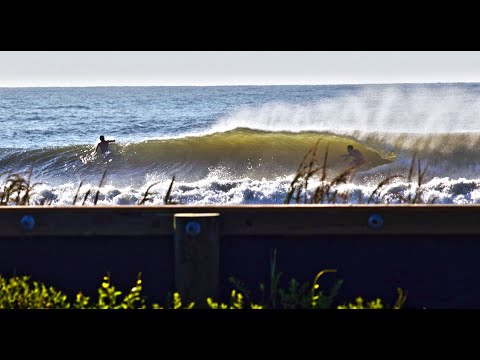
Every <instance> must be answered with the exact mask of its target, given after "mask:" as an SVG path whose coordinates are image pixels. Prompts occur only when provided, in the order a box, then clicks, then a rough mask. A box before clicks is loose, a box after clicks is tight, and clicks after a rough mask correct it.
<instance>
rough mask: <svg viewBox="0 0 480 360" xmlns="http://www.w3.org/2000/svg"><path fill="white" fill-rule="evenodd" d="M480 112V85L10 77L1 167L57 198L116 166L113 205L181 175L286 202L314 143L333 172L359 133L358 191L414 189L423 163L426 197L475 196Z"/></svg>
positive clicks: (192, 197) (364, 195)
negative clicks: (22, 83)
mask: <svg viewBox="0 0 480 360" xmlns="http://www.w3.org/2000/svg"><path fill="white" fill-rule="evenodd" d="M479 115H480V86H479V85H478V84H453V85H452V84H434V85H428V84H419V85H369V86H367V85H365V86H290V87H289V86H280V87H268V86H267V87H263V86H256V87H242V86H240V87H235V86H234V87H209V88H205V87H198V88H197V87H173V88H172V87H152V88H84V89H82V88H62V89H48V88H46V89H45V88H42V89H40V88H37V89H0V124H2V126H3V128H4V134H5V140H4V141H3V142H2V144H1V145H0V146H1V147H2V148H0V175H1V176H3V178H2V177H0V180H1V181H2V183H3V182H4V180H5V176H6V174H9V173H23V174H28V172H29V171H30V170H31V171H32V182H37V183H41V184H39V185H37V186H36V191H35V195H34V196H35V201H37V202H42V201H46V202H47V203H51V204H69V203H71V202H72V199H73V198H74V197H75V194H76V193H77V192H78V191H79V189H78V187H79V185H80V184H81V185H82V186H81V189H80V192H82V193H86V192H87V191H88V189H92V191H93V189H95V188H96V187H98V185H99V184H100V179H102V176H103V174H105V178H104V180H103V182H102V184H101V189H100V197H99V202H100V203H103V204H113V205H123V204H135V203H137V202H138V201H140V200H141V199H142V197H143V195H142V194H144V192H145V190H146V189H147V188H148V187H149V186H152V188H151V190H152V192H153V193H155V195H154V194H153V193H152V194H151V197H150V200H149V201H148V202H147V204H161V203H163V196H164V195H165V193H166V191H167V189H168V186H169V185H170V182H171V180H172V178H173V176H175V182H174V187H173V190H172V196H173V197H174V198H175V199H176V200H177V201H179V202H181V203H185V204H279V203H283V200H284V199H285V197H286V195H287V193H288V189H289V186H290V183H291V181H292V179H293V178H294V176H295V174H296V172H297V170H298V168H299V166H300V164H301V163H302V160H303V159H304V157H305V155H306V154H307V153H308V152H309V151H310V150H311V149H314V148H315V150H316V152H315V155H316V159H317V161H318V164H319V165H322V164H323V161H324V159H326V173H327V179H333V178H334V177H335V176H337V175H338V174H340V173H341V172H342V171H343V170H345V169H346V168H347V167H348V166H349V161H345V160H343V159H342V158H341V157H340V155H342V154H346V152H347V151H346V148H347V145H350V144H351V145H353V146H354V147H355V148H357V149H359V150H360V151H361V152H362V153H363V155H364V156H365V158H366V160H367V162H366V163H365V164H364V165H363V166H362V167H360V168H358V169H357V171H356V173H355V175H354V176H353V177H352V178H351V179H350V181H349V183H347V184H345V185H342V186H343V187H344V190H345V191H348V193H349V196H348V199H347V200H346V201H347V202H349V203H359V202H363V203H365V201H366V200H367V199H368V198H369V194H371V193H372V192H374V190H375V188H376V187H377V185H378V184H379V183H380V182H382V180H384V179H386V178H389V177H392V176H396V177H395V178H392V179H391V180H390V181H389V182H388V184H387V185H385V186H384V187H383V188H382V189H381V190H382V194H380V195H385V196H384V197H383V198H381V199H379V201H383V202H392V203H395V202H396V201H397V200H398V197H395V196H393V195H392V196H389V195H388V193H389V192H391V193H392V194H395V193H396V194H397V195H398V194H401V195H402V196H404V197H408V194H409V192H412V191H414V188H412V185H411V183H409V182H408V178H409V175H411V176H410V178H411V179H410V180H412V182H415V181H416V178H415V176H417V173H418V169H419V168H420V171H424V172H425V173H424V176H423V178H422V189H423V190H422V194H423V196H424V197H425V200H427V199H433V198H434V199H435V202H436V203H449V204H450V203H454V204H471V203H477V202H479V198H480V194H479V193H478V192H479V191H480V190H478V189H479V186H480V180H479V179H480V166H479V165H478V159H479V158H480V153H479V152H480V121H479V120H478V119H479V118H480V117H479ZM88 134H91V135H88ZM99 134H105V136H106V137H107V139H108V138H115V139H116V142H115V143H114V144H110V151H109V153H108V154H106V155H100V154H94V153H93V152H94V149H95V141H96V139H97V138H98V135H99ZM319 181H320V179H318V178H315V177H314V178H312V179H311V182H310V186H311V187H312V189H313V188H314V187H315V185H318V184H319ZM379 193H380V191H378V190H377V191H376V194H377V195H378V194H379ZM91 201H92V200H91V199H90V198H86V199H85V204H90V203H91Z"/></svg>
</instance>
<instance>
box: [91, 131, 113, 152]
mask: <svg viewBox="0 0 480 360" xmlns="http://www.w3.org/2000/svg"><path fill="white" fill-rule="evenodd" d="M114 142H115V140H105V136H103V135H100V142H99V143H98V144H97V147H96V148H95V153H96V152H97V150H98V148H100V150H102V153H104V154H105V153H106V152H107V151H108V144H110V143H114Z"/></svg>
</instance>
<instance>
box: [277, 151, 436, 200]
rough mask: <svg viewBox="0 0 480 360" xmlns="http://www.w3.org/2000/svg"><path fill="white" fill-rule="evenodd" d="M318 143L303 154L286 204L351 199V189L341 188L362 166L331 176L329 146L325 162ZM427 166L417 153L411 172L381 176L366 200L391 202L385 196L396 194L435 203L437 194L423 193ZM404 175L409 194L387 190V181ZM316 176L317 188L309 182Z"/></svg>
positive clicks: (348, 168) (360, 198)
mask: <svg viewBox="0 0 480 360" xmlns="http://www.w3.org/2000/svg"><path fill="white" fill-rule="evenodd" d="M317 146H318V141H317V143H315V144H314V145H313V146H312V148H310V149H309V150H308V152H307V153H306V154H305V156H304V157H303V159H302V161H301V163H300V165H299V167H298V169H297V172H296V174H295V176H294V178H293V180H292V182H291V183H290V186H289V189H288V192H287V196H286V198H285V201H284V204H291V203H293V204H301V203H303V204H337V203H348V202H349V200H350V194H349V192H348V190H343V191H340V190H338V186H339V185H341V184H347V183H348V182H351V181H352V180H353V177H354V176H355V174H356V172H357V170H358V169H359V168H360V167H357V166H350V167H347V168H346V169H344V170H342V171H341V172H340V173H339V174H338V175H336V176H335V177H333V178H332V179H331V180H328V175H329V174H328V169H327V159H328V146H327V149H326V151H325V154H324V157H323V161H322V163H321V164H320V162H319V159H318V154H317ZM415 164H416V165H417V177H416V179H414V174H415ZM427 169H428V165H427V166H425V167H424V168H423V169H422V164H421V160H420V158H417V156H416V154H413V157H412V162H411V164H410V168H409V171H408V175H407V176H406V177H405V176H404V175H401V174H395V175H390V176H387V177H386V178H384V179H383V180H381V181H380V182H379V183H378V184H377V186H376V188H375V189H374V190H373V191H372V193H371V194H370V196H369V197H368V199H367V200H366V204H372V203H375V204H378V203H387V204H388V203H389V202H390V200H385V199H386V197H387V196H391V197H393V198H394V199H396V200H397V201H398V202H399V203H400V204H421V203H427V204H433V203H434V202H435V201H436V197H430V198H429V199H427V200H425V199H424V197H423V194H424V190H425V189H424V186H423V183H424V180H425V177H426V172H427ZM402 178H403V179H406V182H407V183H408V191H407V192H408V195H407V196H404V195H402V194H401V193H400V192H399V191H397V192H387V193H384V192H383V189H384V188H385V187H386V186H387V185H389V184H391V183H392V181H394V180H395V179H402ZM315 180H318V183H319V185H318V186H317V187H316V188H314V189H310V188H309V184H310V183H311V182H313V181H315ZM362 195H363V194H362V193H360V194H359V197H358V203H359V204H362V203H364V200H363V196H362Z"/></svg>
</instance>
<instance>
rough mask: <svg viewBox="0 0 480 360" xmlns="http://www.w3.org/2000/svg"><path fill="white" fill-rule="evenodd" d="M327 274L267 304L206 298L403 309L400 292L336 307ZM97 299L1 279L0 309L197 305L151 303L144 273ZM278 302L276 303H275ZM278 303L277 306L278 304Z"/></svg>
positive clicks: (237, 294)
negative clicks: (324, 287)
mask: <svg viewBox="0 0 480 360" xmlns="http://www.w3.org/2000/svg"><path fill="white" fill-rule="evenodd" d="M325 272H327V271H322V272H320V273H319V274H317V276H316V277H315V280H314V282H313V285H309V284H308V283H305V284H303V285H300V284H299V283H298V282H296V281H295V279H291V280H290V283H289V284H290V285H289V287H288V288H287V289H278V288H275V289H272V292H275V294H273V293H271V295H273V297H270V298H269V300H267V301H258V302H255V301H253V299H251V298H250V297H249V295H246V294H245V293H244V292H242V291H241V290H239V289H232V291H231V293H230V299H229V301H227V302H226V303H225V302H216V301H215V300H214V299H212V298H207V299H205V301H206V303H207V304H208V308H210V309H271V308H283V309H331V308H336V309H388V308H393V309H400V308H402V307H403V305H404V303H405V300H406V294H404V293H403V291H402V290H401V289H399V294H398V299H397V301H396V303H395V304H394V305H393V306H388V305H384V303H383V302H382V300H381V299H379V298H377V299H374V300H371V301H365V300H364V299H363V298H361V297H358V298H356V299H355V301H354V302H353V303H347V304H341V305H337V306H334V305H333V298H334V296H335V295H336V293H337V291H338V287H339V284H338V285H337V286H336V287H334V289H332V291H330V292H329V293H328V294H326V293H323V292H322V291H320V289H319V285H318V279H319V278H320V276H321V275H322V274H324V273H325ZM97 294H98V295H97V297H96V298H91V297H89V296H85V295H84V294H82V293H81V292H79V293H77V295H76V296H75V299H74V300H73V301H70V300H69V299H68V296H67V295H66V294H64V293H62V292H61V291H59V290H57V289H55V288H54V287H52V286H47V285H45V284H43V283H41V282H38V281H34V280H32V279H31V278H30V277H29V276H13V277H10V278H4V277H2V276H0V309H148V308H150V309H194V308H195V303H194V302H188V303H183V302H182V298H181V295H180V294H179V293H177V292H175V293H173V294H168V296H167V301H166V303H165V304H163V305H160V304H158V303H149V302H148V301H147V299H146V297H144V296H143V295H142V280H141V277H140V274H139V276H138V279H137V281H136V283H135V285H134V286H133V287H132V288H131V289H130V290H129V291H128V293H127V294H125V295H123V294H122V292H121V291H120V290H118V289H116V287H115V286H114V285H113V284H112V282H111V279H110V276H105V277H104V278H103V281H102V283H101V285H100V287H99V288H98V291H97ZM275 299H276V300H275ZM277 300H278V303H277V304H276V303H275V301H277Z"/></svg>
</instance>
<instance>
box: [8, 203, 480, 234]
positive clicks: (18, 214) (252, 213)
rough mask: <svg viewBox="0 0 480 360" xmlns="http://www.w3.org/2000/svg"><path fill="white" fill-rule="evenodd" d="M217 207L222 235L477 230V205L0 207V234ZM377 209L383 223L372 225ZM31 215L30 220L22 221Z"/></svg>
mask: <svg viewBox="0 0 480 360" xmlns="http://www.w3.org/2000/svg"><path fill="white" fill-rule="evenodd" d="M211 212H215V213H219V214H220V215H221V220H220V224H219V226H220V234H221V236H222V235H223V236H249V237H252V236H264V235H278V236H289V235H317V234H318V235H322V234H371V235H377V234H379V235H381V234H439V235H441V234H479V235H480V206H479V205H335V206H332V205H267V206H264V205H244V206H183V205H169V206H156V207H153V206H95V207H80V206H64V207H34V206H27V207H21V206H18V207H13V206H12V207H0V228H1V229H2V230H1V232H0V237H11V236H89V237H90V236H104V235H105V236H143V235H145V236H150V235H171V236H173V234H174V229H173V216H174V215H175V214H176V213H211ZM374 214H378V215H379V216H381V217H382V218H383V226H381V227H379V228H372V227H371V226H369V218H370V217H371V216H372V215H374ZM24 216H31V217H32V218H33V220H34V225H33V227H32V228H31V229H29V228H28V227H23V226H22V225H21V220H22V218H23V217H24Z"/></svg>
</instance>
